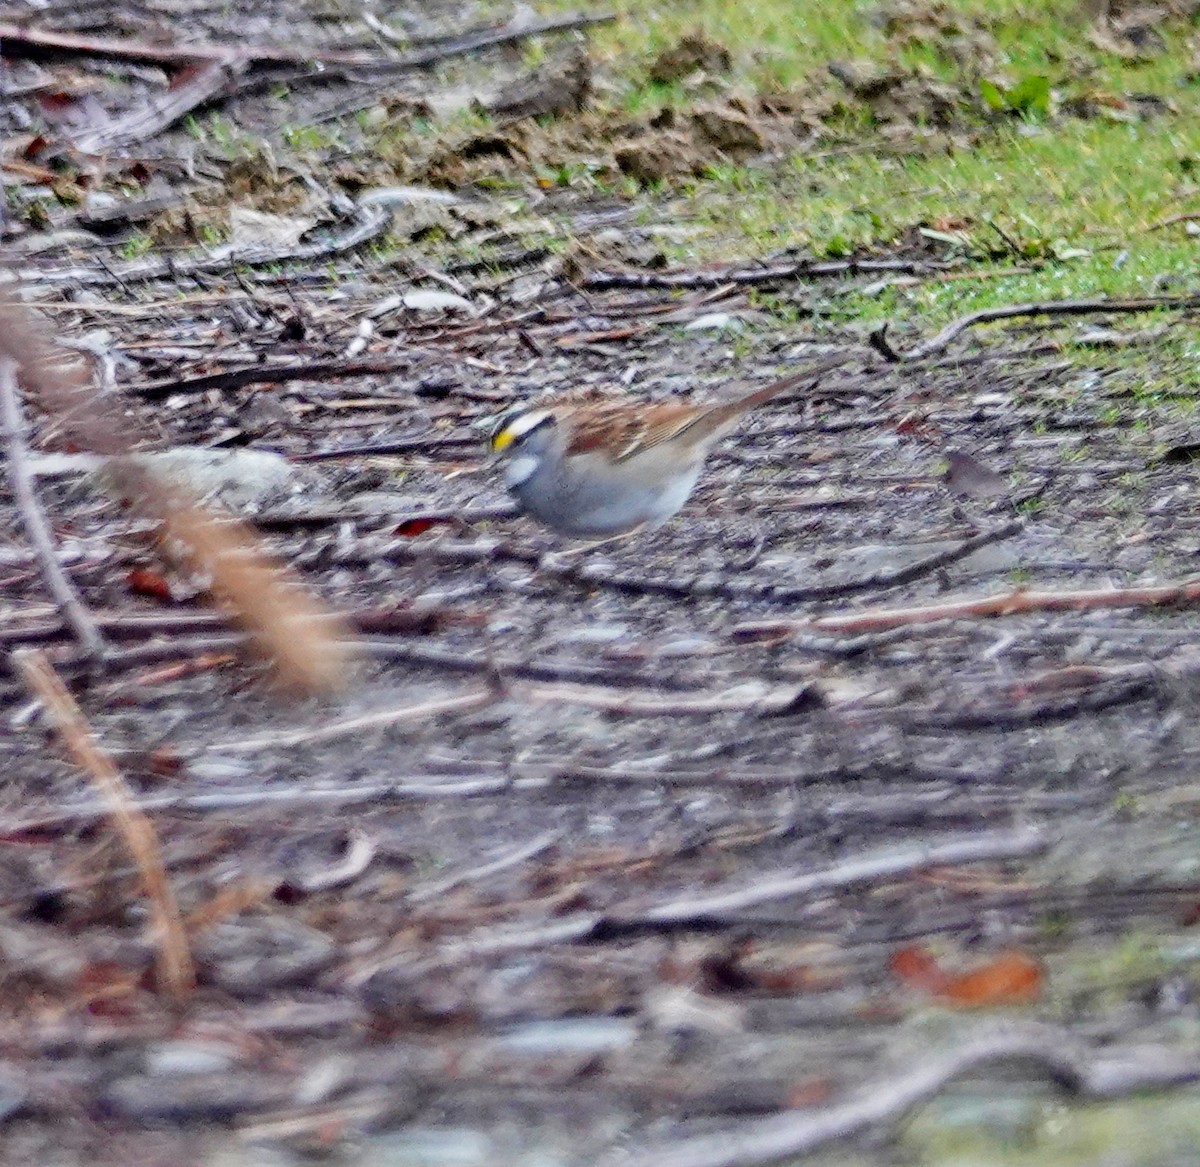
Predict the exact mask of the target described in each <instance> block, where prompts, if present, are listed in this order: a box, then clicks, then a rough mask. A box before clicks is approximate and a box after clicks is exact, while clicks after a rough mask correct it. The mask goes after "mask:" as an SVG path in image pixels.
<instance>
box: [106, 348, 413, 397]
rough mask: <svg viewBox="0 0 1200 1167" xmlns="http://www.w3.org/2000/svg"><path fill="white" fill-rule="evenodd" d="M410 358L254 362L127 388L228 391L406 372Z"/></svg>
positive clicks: (158, 392)
mask: <svg viewBox="0 0 1200 1167" xmlns="http://www.w3.org/2000/svg"><path fill="white" fill-rule="evenodd" d="M412 364H413V362H412V359H411V358H410V357H393V358H383V359H375V360H361V361H341V360H339V361H306V362H302V363H299V364H293V365H251V366H249V367H248V368H244V369H226V370H225V372H223V373H207V374H205V375H204V376H202V377H187V378H184V379H182V380H171V381H153V382H151V383H150V384H149V385H131V386H129V388H128V389H126V390H125V391H126V392H127V393H133V394H136V395H137V396H138V397H143V398H145V399H146V400H147V401H158V400H160V399H161V398H163V397H174V396H175V395H176V394H180V393H207V392H209V391H210V390H212V389H219V390H222V391H229V390H233V389H242V388H244V387H245V386H247V385H276V384H278V385H282V384H284V383H285V382H288V381H332V380H337V379H339V378H341V377H365V376H380V375H385V374H390V373H405V372H408V371H409V370H410V369H411V368H412Z"/></svg>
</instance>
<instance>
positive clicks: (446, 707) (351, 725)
mask: <svg viewBox="0 0 1200 1167" xmlns="http://www.w3.org/2000/svg"><path fill="white" fill-rule="evenodd" d="M499 697H500V694H499V693H498V692H496V691H495V690H492V689H483V690H479V691H476V692H474V693H466V694H463V695H461V696H458V697H442V698H440V699H438V700H435V701H424V702H422V703H421V704H419V705H405V706H403V707H401V708H400V709H381V710H379V711H378V712H377V713H367V714H364V715H363V716H362V717H347V718H344V719H342V720H341V721H334V722H328V723H326V724H325V725H321V726H316V727H314V728H312V729H296V730H285V731H282V732H279V733H266V734H262V735H261V736H260V737H252V738H243V739H242V740H241V741H233V742H222V743H220V751H221V753H223V754H258V753H262V752H263V751H264V750H273V749H287V748H289V747H291V746H308V745H314V744H316V743H319V742H328V741H335V740H336V739H338V738H341V737H350V736H351V735H352V734H361V733H363V732H365V731H367V730H372V729H382V728H384V727H386V726H389V725H400V724H402V723H403V722H406V721H428V720H430V719H431V718H434V717H441V716H442V715H443V714H446V713H470V712H472V711H474V710H476V709H482V708H484V707H485V706H487V705H492V704H494V703H495V702H496V701H497V700H498V699H499Z"/></svg>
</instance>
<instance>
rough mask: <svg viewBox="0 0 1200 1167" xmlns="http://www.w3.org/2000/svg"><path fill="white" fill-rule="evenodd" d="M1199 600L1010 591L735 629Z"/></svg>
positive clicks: (820, 627) (1194, 593)
mask: <svg viewBox="0 0 1200 1167" xmlns="http://www.w3.org/2000/svg"><path fill="white" fill-rule="evenodd" d="M1197 601H1200V580H1185V581H1182V582H1180V583H1171V584H1161V585H1159V586H1157V587H1150V588H1104V589H1095V590H1080V591H1069V592H1035V591H1025V590H1024V589H1022V588H1014V589H1013V590H1012V591H1008V592H1000V593H998V594H997V595H993V596H980V597H978V598H976V599H967V600H947V601H946V602H944V603H940V604H924V605H919V606H917V607H911V608H870V609H867V610H866V611H864V612H850V613H847V614H846V615H844V616H813V617H811V618H809V619H807V620H786V621H785V620H776V621H763V620H758V621H755V622H754V623H753V624H750V625H745V626H738V627H735V628H734V629H733V634H734V635H735V636H736V635H738V633H739V631H740V630H742V629H745V630H748V631H752V632H754V633H756V634H761V633H763V632H772V633H778V634H780V635H786V634H788V633H792V632H850V633H861V632H878V631H883V630H886V629H889V628H902V627H907V626H909V625H915V624H932V623H935V622H938V621H941V620H964V619H975V618H977V617H983V618H989V617H994V616H1014V615H1020V614H1022V613H1025V612H1070V611H1088V610H1092V609H1096V608H1154V607H1160V606H1162V605H1166V604H1179V605H1183V604H1194V603H1196V602H1197Z"/></svg>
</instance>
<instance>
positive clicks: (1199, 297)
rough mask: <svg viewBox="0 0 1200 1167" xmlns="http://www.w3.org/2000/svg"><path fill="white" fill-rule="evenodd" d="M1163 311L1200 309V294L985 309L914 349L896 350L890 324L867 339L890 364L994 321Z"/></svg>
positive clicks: (926, 353)
mask: <svg viewBox="0 0 1200 1167" xmlns="http://www.w3.org/2000/svg"><path fill="white" fill-rule="evenodd" d="M1161 308H1176V309H1188V308H1200V294H1195V293H1193V294H1190V295H1184V296H1140V297H1137V298H1135V299H1129V300H1110V299H1095V300H1047V301H1042V302H1035V303H1028V304H1007V305H1004V306H1002V307H999V308H983V309H980V311H978V312H969V313H967V315H966V316H960V317H959V318H958V319H957V320H955V321H953V322H951V323H950V324H948V325H946V327H945V328H943V329H942V331H941V332H939V333H936V334H935V335H934V336H931V337H930V338H929V339H928V340H925V341H922V342H921V343H920V344H917V345H914V346H913V347H912V348H910V349H904V350H900V349H896V348H894V347H893V346H892V344H891V342H890V341H888V339H887V325H886V324H884V325H882V326H881V327H880V328H877V329H876V330H875V331H874V332H872V333H871V335H870V336H869V337H868V338H867V339H868V340H869V341H870V343H871V345H872V346H873V347H874V349H875V350H876V351H877V352H878V353H879V354H880V355H881V356H882V357H883V358H884V359H885V360H887V361H891V362H897V361H900V362H907V361H921V360H924V359H925V358H926V357H928V356H932V355H933V354H934V353H938V352H941V351H942V350H943V349H944V348H947V347H948V346H949V345H950V343H951V341H953V340H955V339H956V338H957V337H958V336H960V335H961V334H962V333H964V332H966V330H967V329H968V328H972V327H974V326H975V325H976V324H988V323H990V322H991V321H993V320H1013V319H1016V318H1017V317H1021V316H1092V315H1097V316H1120V315H1126V314H1128V313H1132V312H1157V311H1158V310H1159V309H1161Z"/></svg>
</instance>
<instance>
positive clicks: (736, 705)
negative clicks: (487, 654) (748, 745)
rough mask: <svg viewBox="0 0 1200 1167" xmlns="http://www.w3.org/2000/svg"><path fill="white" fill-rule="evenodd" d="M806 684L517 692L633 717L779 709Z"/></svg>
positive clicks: (548, 688)
mask: <svg viewBox="0 0 1200 1167" xmlns="http://www.w3.org/2000/svg"><path fill="white" fill-rule="evenodd" d="M806 688H807V687H806V686H802V685H787V686H783V687H775V688H771V689H761V688H759V687H757V686H750V687H749V689H750V691H748V692H742V691H739V690H738V689H737V688H734V689H730V690H728V691H725V692H708V693H689V694H686V695H684V696H680V697H668V696H666V695H664V694H662V693H658V692H653V691H651V690H647V689H643V690H641V691H638V690H636V689H635V690H632V691H630V690H626V691H622V692H613V691H612V690H611V689H601V688H599V687H598V686H589V685H566V684H559V685H522V686H520V687H519V688H518V689H517V690H515V693H514V695H515V696H518V697H524V698H526V699H527V700H530V701H533V702H535V703H539V704H542V703H544V704H562V705H582V706H585V707H586V708H588V709H602V710H604V712H606V713H614V714H626V715H630V716H633V717H689V716H707V715H710V714H714V713H751V712H753V713H760V714H767V715H769V714H772V713H779V712H782V711H784V710H786V709H789V708H791V707H792V706H793V705H795V703H796V701H797V699H798V698H799V697H802V696H803V695H804V693H805V692H806Z"/></svg>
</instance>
